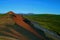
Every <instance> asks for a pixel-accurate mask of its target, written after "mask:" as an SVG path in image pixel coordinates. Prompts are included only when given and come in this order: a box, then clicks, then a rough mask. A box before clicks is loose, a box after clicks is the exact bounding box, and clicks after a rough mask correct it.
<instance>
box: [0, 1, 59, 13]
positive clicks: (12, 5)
mask: <svg viewBox="0 0 60 40" xmlns="http://www.w3.org/2000/svg"><path fill="white" fill-rule="evenodd" d="M8 11H13V12H15V13H36V14H39V13H49V14H60V0H0V13H6V12H8Z"/></svg>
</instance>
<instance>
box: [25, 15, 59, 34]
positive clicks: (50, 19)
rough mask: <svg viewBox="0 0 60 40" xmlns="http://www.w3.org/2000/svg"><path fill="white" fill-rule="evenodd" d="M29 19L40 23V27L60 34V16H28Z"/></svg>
mask: <svg viewBox="0 0 60 40" xmlns="http://www.w3.org/2000/svg"><path fill="white" fill-rule="evenodd" d="M25 17H26V18H27V19H29V20H32V21H35V22H38V23H39V25H41V26H43V27H44V28H47V29H49V30H52V31H54V32H58V33H59V34H60V15H52V14H36V15H26V16H25Z"/></svg>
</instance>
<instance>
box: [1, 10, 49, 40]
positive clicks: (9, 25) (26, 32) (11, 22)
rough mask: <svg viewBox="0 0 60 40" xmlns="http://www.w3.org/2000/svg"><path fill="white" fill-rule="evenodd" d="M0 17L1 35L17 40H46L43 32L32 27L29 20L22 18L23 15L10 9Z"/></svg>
mask: <svg viewBox="0 0 60 40" xmlns="http://www.w3.org/2000/svg"><path fill="white" fill-rule="evenodd" d="M0 19H1V20H0V22H1V23H0V36H2V37H9V38H15V39H17V40H48V38H46V36H45V34H44V32H43V31H42V30H39V29H36V28H34V25H33V24H32V23H31V21H30V20H28V19H26V18H24V17H23V15H18V14H15V13H14V12H12V11H10V12H8V13H7V14H6V15H5V16H4V17H2V18H0ZM11 40H12V39H11Z"/></svg>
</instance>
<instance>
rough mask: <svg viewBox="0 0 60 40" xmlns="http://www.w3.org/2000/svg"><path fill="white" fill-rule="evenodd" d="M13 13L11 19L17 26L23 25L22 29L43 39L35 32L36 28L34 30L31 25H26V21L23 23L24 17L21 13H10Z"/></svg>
mask: <svg viewBox="0 0 60 40" xmlns="http://www.w3.org/2000/svg"><path fill="white" fill-rule="evenodd" d="M10 14H13V16H14V17H13V20H14V21H15V22H16V24H18V25H19V26H21V27H23V28H24V29H26V30H28V31H30V32H32V33H33V34H34V35H36V36H37V37H38V38H40V39H42V40H45V39H44V38H43V37H42V36H41V35H39V33H37V32H36V30H34V29H33V28H32V27H30V25H28V24H27V23H25V22H24V21H23V20H24V17H23V16H22V15H16V14H14V13H12V12H11V13H10Z"/></svg>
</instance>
